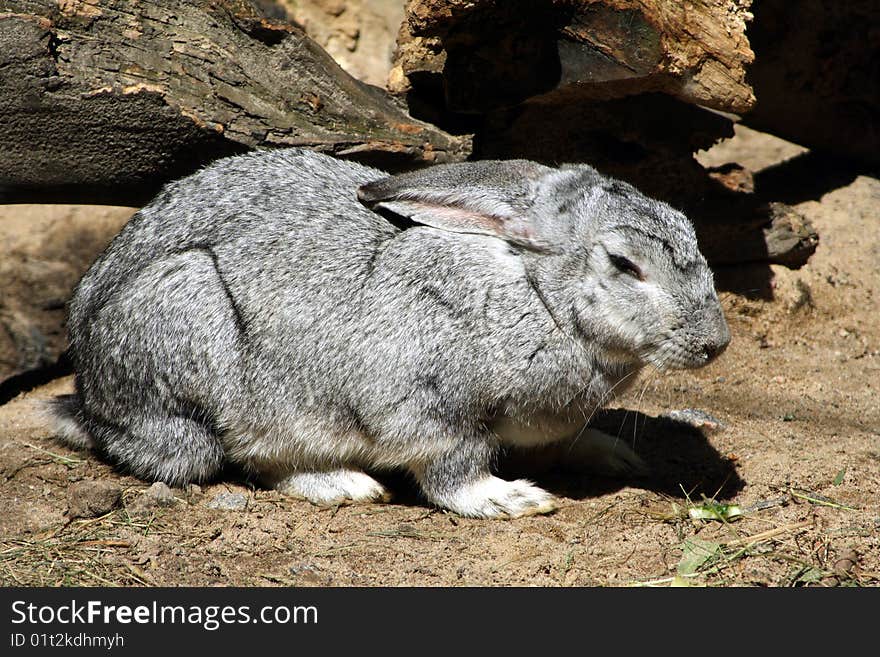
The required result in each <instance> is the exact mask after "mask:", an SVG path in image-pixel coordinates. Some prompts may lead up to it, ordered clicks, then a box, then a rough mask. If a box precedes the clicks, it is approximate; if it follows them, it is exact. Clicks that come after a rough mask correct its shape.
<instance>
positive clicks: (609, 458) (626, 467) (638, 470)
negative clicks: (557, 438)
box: [562, 428, 648, 477]
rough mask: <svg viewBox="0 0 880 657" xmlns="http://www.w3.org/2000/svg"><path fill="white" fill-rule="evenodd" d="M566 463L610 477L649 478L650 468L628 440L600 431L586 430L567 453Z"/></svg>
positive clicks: (565, 454) (563, 456)
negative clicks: (636, 476)
mask: <svg viewBox="0 0 880 657" xmlns="http://www.w3.org/2000/svg"><path fill="white" fill-rule="evenodd" d="M562 458H563V461H564V462H565V463H566V464H568V465H572V466H576V467H578V468H582V469H585V470H589V471H591V472H595V473H596V474H601V475H608V476H618V477H619V476H621V475H645V474H647V473H648V466H647V464H646V463H645V462H644V461H643V460H642V457H641V456H639V455H638V454H636V453H635V452H634V451H633V450H632V449H631V448H630V446H629V445H627V444H626V441H625V440H623V439H622V438H618V437H617V436H611V435H609V434H607V433H604V432H602V431H598V430H596V429H590V428H587V429H584V430H583V431H582V432H581V433H580V434H579V435H578V436H577V437H576V438H574V439H573V440H572V442H571V443H570V444H569V445H568V446H567V447H566V448H565V449H564V450H563V453H562Z"/></svg>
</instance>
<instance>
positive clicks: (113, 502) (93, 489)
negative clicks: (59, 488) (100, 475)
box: [67, 479, 122, 518]
mask: <svg viewBox="0 0 880 657" xmlns="http://www.w3.org/2000/svg"><path fill="white" fill-rule="evenodd" d="M121 500H122V489H121V488H120V487H119V486H118V485H117V484H116V483H114V482H112V481H101V480H97V481H96V480H92V479H86V480H83V481H77V482H76V483H73V484H70V486H68V487H67V514H68V515H69V516H70V517H71V518H94V517H96V516H102V515H104V514H105V513H109V512H110V511H112V510H113V509H115V508H116V507H117V506H119V503H120V501H121Z"/></svg>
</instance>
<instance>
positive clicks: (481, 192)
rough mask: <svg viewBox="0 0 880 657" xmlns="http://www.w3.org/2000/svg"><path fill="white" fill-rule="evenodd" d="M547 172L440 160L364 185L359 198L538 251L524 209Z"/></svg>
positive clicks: (527, 165)
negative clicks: (413, 170)
mask: <svg viewBox="0 0 880 657" xmlns="http://www.w3.org/2000/svg"><path fill="white" fill-rule="evenodd" d="M548 171H551V169H549V168H548V167H544V166H542V165H540V164H536V163H534V162H527V161H523V160H517V161H505V162H497V161H484V162H472V163H462V164H449V165H442V166H436V167H432V168H429V169H425V170H423V171H416V172H412V173H404V174H400V175H397V176H391V177H389V178H384V179H382V180H377V181H375V182H372V183H368V184H366V185H363V186H361V187H360V188H359V189H358V199H359V200H360V201H361V203H363V204H364V205H366V206H367V207H368V208H370V209H371V210H373V211H376V212H380V213H382V214H387V213H391V214H393V215H396V216H398V217H403V218H406V219H408V220H410V221H412V222H415V223H417V224H423V225H425V226H431V227H433V228H439V229H441V230H448V231H451V232H455V233H476V234H480V235H492V236H494V237H500V238H501V239H503V240H506V241H508V242H510V243H512V244H517V245H519V246H523V247H526V248H529V249H533V250H541V251H543V250H546V248H547V245H546V244H544V243H543V241H542V240H541V239H540V236H539V235H537V234H536V227H535V225H534V222H533V221H532V219H531V215H530V213H529V212H528V210H529V208H530V207H531V204H532V200H533V196H534V190H535V188H536V183H537V181H538V180H539V179H540V178H541V176H542V175H543V174H545V173H546V172H548Z"/></svg>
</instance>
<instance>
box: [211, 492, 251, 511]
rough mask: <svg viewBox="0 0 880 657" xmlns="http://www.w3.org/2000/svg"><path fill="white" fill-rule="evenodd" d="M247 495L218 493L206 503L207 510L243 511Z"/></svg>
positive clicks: (245, 506)
mask: <svg viewBox="0 0 880 657" xmlns="http://www.w3.org/2000/svg"><path fill="white" fill-rule="evenodd" d="M247 504H248V498H247V495H244V494H242V493H220V494H219V495H215V496H214V498H213V499H212V500H211V501H210V502H208V508H209V509H220V510H221V511H244V510H245V509H246V508H247Z"/></svg>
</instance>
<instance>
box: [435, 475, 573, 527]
mask: <svg viewBox="0 0 880 657" xmlns="http://www.w3.org/2000/svg"><path fill="white" fill-rule="evenodd" d="M437 502H438V503H439V504H440V505H441V506H444V507H446V508H447V509H449V510H450V511H455V512H456V513H458V514H459V515H462V516H467V517H469V518H518V517H520V516H530V515H535V514H538V513H550V512H551V511H553V510H555V509H556V507H557V504H556V498H555V497H553V495H551V494H550V493H548V492H547V491H545V490H544V489H542V488H538V487H537V486H535V485H534V484H532V483H531V482H530V481H526V480H525V479H517V480H516V481H505V480H504V479H499V478H498V477H492V476H486V477H484V478H482V479H478V480H476V481H474V482H472V483H469V484H466V485H464V486H462V487H460V488H458V489H456V490H455V491H454V492H453V493H451V494H450V495H448V496H444V499H442V500H437Z"/></svg>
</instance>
